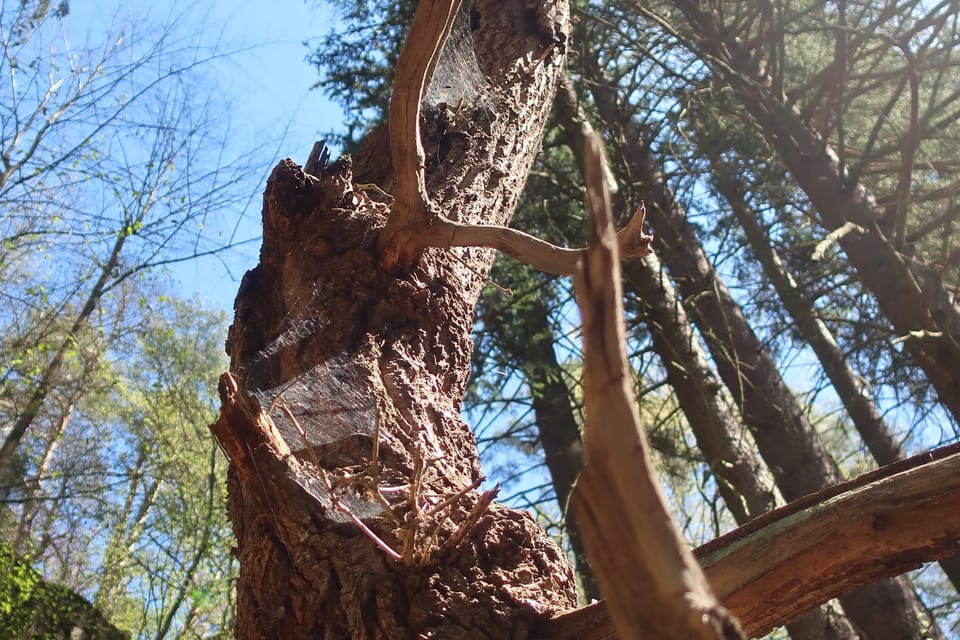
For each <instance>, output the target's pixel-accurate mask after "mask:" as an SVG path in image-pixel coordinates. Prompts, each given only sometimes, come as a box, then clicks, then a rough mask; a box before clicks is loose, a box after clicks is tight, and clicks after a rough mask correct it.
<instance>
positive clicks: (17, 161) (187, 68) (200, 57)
mask: <svg viewBox="0 0 960 640" xmlns="http://www.w3.org/2000/svg"><path fill="white" fill-rule="evenodd" d="M181 18H182V16H181ZM70 20H71V16H70V14H69V6H68V5H67V4H66V3H62V4H61V5H56V6H51V5H50V4H49V3H45V2H40V3H35V2H22V3H13V4H10V3H7V4H5V5H4V6H3V7H2V9H0V46H2V49H3V56H2V58H0V72H2V74H3V76H4V78H5V81H4V82H3V83H0V84H2V88H0V125H2V126H0V212H2V215H0V279H2V287H0V299H2V302H0V328H2V331H0V334H2V338H0V367H2V369H0V380H2V387H0V416H2V417H0V425H2V427H0V440H2V448H0V504H2V507H0V509H2V513H3V518H2V525H3V526H2V527H0V537H2V539H3V541H4V543H6V544H9V545H10V546H11V548H12V549H13V550H15V552H16V553H17V554H19V555H20V556H21V557H22V558H23V559H24V561H26V562H28V563H29V564H31V565H33V566H34V567H35V568H36V569H38V570H40V571H41V573H42V575H43V576H44V579H45V580H47V581H49V582H52V583H56V584H58V585H63V586H64V587H66V588H68V589H70V590H72V591H75V592H76V593H78V594H80V595H81V596H83V597H85V598H87V599H88V600H90V601H92V602H94V603H95V605H96V607H97V610H98V611H99V612H100V613H101V614H103V615H105V616H107V618H108V619H109V620H110V621H111V622H112V623H114V624H115V625H116V626H117V627H119V628H121V629H123V630H125V631H126V632H129V633H133V634H135V635H137V636H138V637H148V636H149V637H154V638H162V637H171V636H175V635H190V634H193V635H210V636H212V635H216V634H221V633H225V632H226V630H228V629H230V628H231V627H232V619H233V608H232V605H231V602H232V597H231V593H232V592H231V590H230V581H231V579H232V578H233V576H234V573H235V567H234V565H233V563H232V561H231V559H230V557H229V556H228V555H226V554H221V553H220V551H221V550H222V549H224V548H227V547H229V540H230V532H229V530H228V529H227V528H226V526H225V525H226V521H225V517H224V515H225V514H224V508H223V504H224V502H225V496H224V492H223V488H222V486H221V484H220V483H219V482H217V478H218V477H219V471H220V468H221V466H222V465H223V459H222V458H221V457H220V454H219V453H218V451H217V449H216V446H215V444H214V443H213V441H212V440H211V438H210V436H209V433H208V432H207V430H206V428H205V425H206V424H208V423H209V422H210V421H211V420H212V406H211V401H212V396H211V392H212V389H213V388H214V386H215V378H213V377H211V376H215V375H216V373H217V372H218V371H219V370H221V369H222V368H223V366H224V365H223V357H222V354H220V347H219V345H220V343H221V340H222V334H223V333H224V332H225V328H224V326H223V325H224V321H223V318H222V317H221V316H219V315H217V314H213V313H210V312H207V311H205V310H204V308H203V305H202V304H201V303H200V302H199V301H198V300H191V301H179V300H177V299H175V298H172V297H171V291H170V290H171V286H170V281H171V277H170V275H169V273H167V272H166V271H165V266H166V265H171V264H173V263H176V262H180V261H184V260H189V259H192V258H194V257H196V256H200V255H213V254H219V253H223V252H226V251H227V250H229V249H230V247H231V245H232V244H233V242H234V239H233V237H232V236H231V232H232V229H233V225H234V220H235V218H236V215H235V214H236V210H237V209H239V208H240V207H241V205H242V203H243V202H244V201H245V200H246V198H248V197H249V193H248V190H247V189H248V188H247V187H246V186H245V181H246V178H248V177H250V176H252V175H255V174H256V173H257V167H256V165H255V164H253V163H251V162H248V161H247V160H245V159H244V158H245V157H247V156H244V155H243V154H242V150H239V149H237V148H236V145H235V144H234V142H233V141H232V139H231V137H230V131H229V119H228V118H225V117H222V116H223V111H222V108H223V104H222V102H221V101H220V98H219V96H218V91H217V89H216V87H215V85H214V84H213V83H212V81H211V76H210V75H208V74H207V69H208V68H209V65H210V63H211V61H214V60H216V59H218V58H219V57H221V56H225V55H227V54H226V52H224V51H222V50H219V49H217V48H216V47H213V48H209V49H208V48H204V47H201V46H191V45H187V44H185V43H188V42H194V41H197V42H199V40H195V39H194V38H192V35H193V34H191V33H190V32H189V29H188V27H187V25H186V24H185V23H183V22H178V21H176V20H171V19H169V18H166V19H165V20H164V21H163V22H160V23H158V22H157V21H156V20H155V19H154V17H152V16H147V15H142V16H138V18H137V22H136V24H133V23H129V22H124V21H123V20H122V19H120V18H119V17H118V18H115V21H114V22H113V23H111V24H108V25H98V26H97V28H95V29H92V30H91V31H90V33H89V35H88V38H89V39H88V40H87V41H86V42H84V44H82V45H79V46H74V44H73V43H74V42H77V40H76V39H75V38H73V37H71V36H70V34H71V33H72V30H71V28H70V26H71V25H70V24H69V21H70ZM158 70H160V71H159V73H158ZM233 153H237V154H238V155H237V158H238V159H237V160H230V159H229V158H230V157H231V155H232V154H233ZM227 212H229V213H230V215H231V218H232V219H231V221H230V222H229V223H228V224H225V221H224V220H223V219H222V214H225V213H227ZM6 604H8V603H6V602H4V603H0V606H6ZM42 614H43V611H42V610H41V611H40V615H41V616H42ZM24 633H26V631H24Z"/></svg>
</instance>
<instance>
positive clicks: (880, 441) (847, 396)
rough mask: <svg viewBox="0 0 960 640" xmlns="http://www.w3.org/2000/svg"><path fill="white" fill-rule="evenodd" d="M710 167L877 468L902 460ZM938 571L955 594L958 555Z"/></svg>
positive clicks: (737, 200)
mask: <svg viewBox="0 0 960 640" xmlns="http://www.w3.org/2000/svg"><path fill="white" fill-rule="evenodd" d="M713 168H714V172H715V173H714V175H716V176H718V180H717V182H716V184H717V188H718V190H719V191H720V194H721V195H722V196H723V197H724V199H725V200H726V201H727V202H728V203H729V204H730V208H731V210H732V211H733V213H734V215H736V217H737V221H738V222H739V223H740V226H741V227H743V230H744V234H745V235H746V237H747V241H748V242H749V243H750V248H751V251H752V252H753V255H754V256H755V257H756V258H757V261H758V262H759V263H760V265H761V266H762V267H763V272H764V273H765V274H766V276H767V278H768V279H769V280H770V282H771V283H772V284H773V286H774V289H776V291H777V296H778V297H779V298H780V301H781V302H782V303H783V306H784V308H785V309H786V310H787V311H788V312H789V313H790V317H791V318H793V320H794V322H795V323H796V326H797V329H799V331H800V333H801V334H802V335H803V337H804V340H806V342H807V344H809V345H810V347H811V348H812V349H813V351H814V353H815V354H816V355H817V359H818V360H819V361H820V366H821V367H822V368H823V371H824V373H826V374H827V377H828V378H829V380H830V383H831V384H832V385H833V387H834V388H835V389H836V391H837V395H838V396H839V397H840V402H841V403H843V406H844V408H845V409H846V410H847V415H848V416H850V420H851V421H852V422H853V426H854V428H856V430H857V433H859V434H860V437H861V438H862V439H863V442H864V444H866V445H867V449H868V450H869V451H870V454H871V455H872V456H873V459H874V460H876V462H877V463H878V464H879V465H881V466H883V465H888V464H893V463H894V462H896V461H897V460H902V459H903V458H904V457H905V454H904V452H903V449H902V448H901V447H900V443H899V442H898V441H897V439H896V437H895V436H894V434H893V431H892V430H891V429H890V427H889V426H888V425H887V422H886V420H884V419H883V416H882V415H881V414H880V409H879V408H878V407H877V406H876V404H874V402H873V399H872V398H871V397H870V396H869V394H868V393H867V389H866V387H865V385H864V384H863V382H861V379H860V378H859V376H857V375H856V373H855V372H854V371H853V369H852V367H851V366H850V363H849V362H847V360H846V358H845V357H844V355H843V352H842V351H841V350H840V347H839V345H838V344H837V342H836V340H834V338H833V334H832V333H830V330H829V329H828V328H827V326H826V324H824V322H823V321H822V320H821V319H820V317H819V314H818V313H817V309H816V307H815V306H814V304H813V303H812V302H811V301H810V300H809V299H808V298H807V297H806V296H804V295H803V293H802V292H801V291H800V290H799V289H798V287H797V283H796V280H795V279H794V278H793V276H792V275H791V274H790V273H789V272H788V271H787V269H786V265H784V264H783V261H782V260H781V259H780V256H779V255H778V254H777V252H776V250H775V249H774V248H773V246H772V245H771V243H770V238H769V237H768V236H767V233H766V231H764V230H763V228H762V227H761V226H760V223H759V222H758V221H757V218H756V215H755V213H754V212H753V211H752V210H751V208H750V207H749V206H748V205H747V203H746V202H745V201H744V199H743V197H742V195H741V194H740V192H739V191H738V189H737V186H736V185H735V184H734V183H733V182H732V181H733V178H732V177H731V176H727V175H724V174H723V172H722V169H721V167H719V165H718V164H716V163H714V165H713ZM940 568H941V569H942V570H943V572H944V573H945V574H946V575H947V578H949V579H950V582H951V583H952V584H953V585H954V588H956V589H960V555H957V554H955V555H953V556H951V557H949V558H945V559H943V560H941V561H940Z"/></svg>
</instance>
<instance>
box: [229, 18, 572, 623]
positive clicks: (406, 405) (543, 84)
mask: <svg viewBox="0 0 960 640" xmlns="http://www.w3.org/2000/svg"><path fill="white" fill-rule="evenodd" d="M470 11H471V15H470V16H469V20H467V21H466V24H464V25H463V27H462V28H463V29H465V30H466V29H468V25H469V31H467V37H468V40H469V41H470V42H469V44H470V46H471V49H472V54H475V56H476V62H477V67H478V69H479V71H480V73H481V76H482V77H481V78H480V81H482V83H483V84H484V86H483V87H476V86H474V87H472V88H470V87H468V89H472V91H464V92H463V94H462V95H461V98H462V100H460V102H459V104H449V105H447V104H435V105H433V106H432V110H431V111H430V112H429V113H428V117H431V116H430V114H433V117H437V118H442V119H443V126H442V127H431V128H430V130H429V131H428V132H427V133H426V134H425V137H427V136H433V137H431V138H430V139H429V140H425V144H424V146H425V148H426V149H427V152H428V159H427V167H428V177H427V184H428V189H429V192H430V196H431V198H432V200H433V202H434V203H436V204H437V205H438V206H439V207H440V209H441V210H442V211H443V212H444V214H445V215H446V216H447V217H449V218H451V219H454V220H458V221H469V222H484V223H490V224H502V223H504V222H505V221H506V220H507V219H508V218H509V215H510V214H511V213H512V210H513V207H514V205H515V203H516V200H517V198H518V195H519V193H520V190H521V188H522V186H523V182H524V179H525V176H526V173H527V170H528V168H529V165H530V163H531V161H532V159H533V157H534V155H535V154H536V151H537V149H538V147H539V143H540V137H541V133H542V126H543V122H544V120H545V117H546V112H547V109H548V107H549V105H550V104H551V102H552V95H553V90H554V86H555V83H556V78H557V73H558V70H559V69H560V68H561V67H562V64H563V58H564V56H563V53H564V38H565V36H564V34H565V31H566V17H565V16H566V7H565V5H564V4H563V3H559V2H558V3H555V4H554V3H549V4H548V5H547V6H546V7H537V8H529V7H528V6H527V3H525V2H523V1H520V0H517V1H515V2H506V3H504V2H501V1H499V0H498V1H493V0H489V1H478V2H476V3H474V4H473V6H472V7H471V8H470ZM441 64H442V62H441ZM481 90H482V91H481ZM481 93H482V98H483V100H482V104H481V101H480V99H479V98H480V94H481ZM374 148H376V147H374ZM364 162H365V164H366V169H365V170H366V173H367V174H368V175H369V174H370V173H375V172H376V171H375V170H374V169H372V165H375V164H379V166H380V169H379V171H380V173H381V174H382V175H383V176H384V185H387V183H388V181H389V180H388V176H389V175H390V170H389V169H388V168H385V166H386V165H388V164H389V158H388V157H387V156H386V154H383V155H382V156H380V157H378V156H377V154H376V153H371V152H370V151H369V150H368V152H367V155H366V158H365V160H364ZM317 173H318V176H317V177H314V176H311V175H307V174H305V173H304V172H303V171H302V170H301V169H300V168H299V167H298V166H297V165H296V164H294V163H293V162H291V161H284V162H281V163H280V165H279V166H278V167H277V168H276V169H275V170H274V173H273V175H272V176H271V178H270V180H269V182H268V185H267V190H266V193H265V195H264V216H263V220H264V233H263V247H262V249H261V256H260V264H259V265H258V266H257V267H256V268H255V269H254V270H252V271H250V272H248V274H247V275H246V276H245V278H244V281H243V283H242V285H241V289H240V292H239V294H238V297H237V301H236V317H235V321H234V325H233V326H232V328H231V331H230V336H229V339H228V345H227V347H228V353H229V354H230V356H231V371H232V373H233V375H234V376H235V379H236V380H238V381H239V390H238V391H237V392H236V393H233V394H231V392H229V388H228V387H229V385H226V386H225V388H224V390H223V396H224V411H223V412H222V413H221V417H220V419H219V420H218V423H217V424H216V425H215V426H214V428H215V430H216V431H219V432H221V433H226V434H229V433H234V436H232V437H234V438H235V440H236V442H238V443H239V446H236V447H234V448H233V449H231V450H232V451H234V452H235V458H234V460H233V462H234V465H233V466H232V469H231V474H230V506H229V510H230V517H231V520H232V521H233V523H234V527H235V531H236V535H237V551H236V553H237V555H238V557H239V559H240V567H241V575H240V578H239V581H238V585H237V589H238V619H237V635H238V637H241V638H275V637H288V638H306V637H325V638H345V637H352V638H411V637H437V638H512V637H523V636H524V635H525V633H526V629H527V628H528V626H529V622H530V621H531V620H532V619H533V618H535V617H537V616H539V615H542V614H543V613H544V612H548V611H552V610H556V609H560V608H567V607H571V606H575V604H576V594H575V589H574V581H573V577H572V572H571V571H570V568H569V566H568V565H567V563H566V559H565V558H564V557H563V554H562V553H561V552H560V551H559V550H558V549H557V548H555V547H554V546H552V545H551V544H549V543H548V541H547V540H546V538H545V535H544V534H543V532H542V531H541V530H540V528H539V527H538V526H537V525H536V523H534V522H533V520H532V519H531V518H530V517H529V516H527V515H525V514H523V513H520V512H516V511H512V510H508V509H505V508H502V507H499V506H496V505H493V506H489V507H484V501H485V499H486V498H485V497H483V496H478V495H477V494H476V492H474V491H472V490H471V487H474V486H475V485H476V483H477V482H478V481H479V480H480V477H481V476H480V468H479V463H478V460H477V455H476V449H475V445H474V442H473V437H472V435H471V433H470V430H469V429H468V427H467V426H466V425H465V424H464V423H463V422H462V421H461V420H460V418H459V411H460V398H461V396H462V394H463V390H464V386H465V383H466V378H467V374H468V370H469V362H470V350H471V341H470V332H471V328H472V322H473V308H474V303H475V300H476V297H477V295H478V293H479V291H480V289H481V288H482V287H483V285H484V283H485V276H484V274H485V273H486V270H487V268H488V267H489V263H490V260H491V259H492V255H491V252H490V251H486V250H451V251H442V250H427V251H426V252H425V253H424V254H423V255H422V256H421V257H420V259H419V260H418V261H417V263H416V265H415V267H414V268H413V269H412V271H411V272H410V273H408V274H406V275H404V276H402V277H393V276H390V275H389V274H386V273H384V272H382V271H381V270H380V269H379V268H378V258H379V256H378V255H377V254H376V251H375V249H374V248H375V246H376V238H377V234H378V232H379V231H380V230H381V229H382V228H383V226H384V224H385V221H386V219H387V216H388V215H389V206H388V205H386V204H381V203H378V202H375V201H373V200H371V199H370V198H368V197H367V195H366V194H365V193H363V192H361V191H358V190H357V189H355V187H354V184H353V182H354V180H353V176H352V170H351V166H350V163H349V161H348V160H341V161H338V162H337V163H335V164H333V165H330V166H326V167H323V168H322V169H320V170H318V171H317ZM248 396H249V397H250V398H249V399H248ZM247 405H249V407H250V409H249V411H246V412H244V411H237V410H236V408H237V407H238V406H247ZM247 414H251V415H252V416H253V417H252V419H247V418H244V417H243V416H244V415H247ZM246 422H251V423H252V424H254V425H260V426H261V427H262V426H263V425H275V433H276V434H277V435H276V438H274V439H273V440H271V438H269V437H266V438H265V439H263V441H259V440H257V439H256V438H253V441H252V442H251V441H248V440H247V439H245V437H246V436H244V434H245V433H250V431H249V430H248V431H245V430H244V429H245V427H244V426H243V425H244V423H246ZM247 426H249V425H247ZM264 428H265V429H266V431H264V433H269V432H272V431H273V427H270V428H266V427H264ZM232 430H235V432H234V431H232ZM260 430H261V431H263V429H260ZM301 430H302V433H301ZM254 431H256V429H254ZM230 437H231V436H229V435H228V436H225V437H222V438H221V441H222V442H223V441H224V439H225V438H226V439H229V438H230ZM271 442H274V444H270V443H271ZM284 447H286V448H287V449H289V450H290V451H291V452H292V453H290V454H289V455H288V454H287V453H285V451H284ZM321 469H322V471H321ZM331 490H332V491H331ZM351 518H356V519H357V520H359V521H362V522H363V524H364V525H366V526H367V527H369V528H370V532H369V533H364V532H362V531H361V529H360V528H359V526H358V524H357V522H356V521H352V520H351ZM375 536H376V537H379V538H380V539H381V540H382V542H383V543H385V544H386V545H388V546H390V547H392V548H393V549H394V550H396V551H397V552H398V553H399V554H400V555H401V556H402V558H401V559H400V560H398V561H395V560H393V559H391V558H390V556H389V554H388V553H387V552H386V551H384V549H382V548H380V547H378V546H377V545H376V544H375V543H374V537H375Z"/></svg>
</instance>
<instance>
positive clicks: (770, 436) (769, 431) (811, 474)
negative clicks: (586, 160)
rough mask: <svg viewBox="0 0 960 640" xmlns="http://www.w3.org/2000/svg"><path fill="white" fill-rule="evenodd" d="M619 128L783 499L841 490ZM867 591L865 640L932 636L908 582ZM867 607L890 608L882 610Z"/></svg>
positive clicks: (645, 153) (608, 110)
mask: <svg viewBox="0 0 960 640" xmlns="http://www.w3.org/2000/svg"><path fill="white" fill-rule="evenodd" d="M587 65H588V67H590V71H589V73H591V75H592V78H593V79H594V80H596V83H595V84H594V85H593V94H594V98H595V100H596V102H597V108H598V111H599V113H600V116H601V117H602V118H604V119H605V120H607V121H609V122H620V120H621V119H620V118H619V116H618V113H619V109H618V108H617V95H616V92H615V91H614V90H613V89H612V88H611V87H610V86H609V84H608V83H607V82H606V81H605V80H604V77H603V74H602V73H601V72H600V70H599V68H597V66H596V61H595V60H589V61H588V62H587ZM621 126H623V128H624V136H623V138H622V139H623V140H624V141H625V142H624V144H623V146H622V148H621V149H620V152H621V154H622V157H623V158H624V160H625V162H626V163H627V164H628V165H629V167H630V173H631V175H632V177H633V179H634V180H635V181H639V182H641V183H642V184H643V186H644V187H645V188H646V189H647V192H648V193H649V199H648V200H647V205H648V208H649V211H650V216H649V219H650V222H651V226H652V228H653V230H654V231H655V233H656V236H657V239H658V242H657V246H658V250H659V251H658V252H659V255H660V256H661V258H662V259H663V261H664V263H665V264H666V265H667V267H668V269H669V270H670V273H671V275H672V277H673V278H674V280H676V281H677V283H678V287H679V291H680V293H681V296H682V297H683V300H684V302H685V303H686V304H687V306H688V308H689V309H690V312H691V315H692V316H693V318H694V321H695V323H696V324H697V326H698V327H699V328H700V333H701V335H703V337H704V340H705V341H706V342H707V346H708V348H709V349H710V352H711V354H712V355H713V360H714V362H715V364H716V366H717V371H718V373H719V374H720V377H721V379H722V380H723V382H724V384H725V385H726V386H727V388H728V389H729V390H730V392H731V394H732V395H733V399H734V401H735V402H736V403H737V405H738V406H739V407H740V412H741V415H742V417H743V420H744V422H745V423H746V425H747V426H748V428H749V429H750V431H751V433H752V434H753V437H754V439H755V441H756V442H757V447H758V449H759V450H760V454H761V456H762V457H763V459H764V460H765V461H766V463H767V465H769V467H770V470H771V471H772V472H773V474H774V477H775V478H776V481H777V486H778V487H779V488H780V491H781V493H782V494H783V496H784V498H786V499H787V500H788V501H792V500H796V499H798V498H800V497H802V496H804V495H807V494H809V493H813V492H815V491H818V490H820V489H824V488H826V487H828V486H830V485H832V484H836V483H837V482H839V481H840V480H841V475H840V470H839V468H838V467H837V464H836V462H835V461H834V459H833V457H832V456H831V455H830V453H829V452H828V451H827V449H826V447H825V446H824V444H823V442H822V440H821V439H820V437H819V435H818V434H817V433H816V431H814V429H813V427H812V426H811V425H810V423H809V421H808V420H807V419H806V417H805V415H804V413H803V410H802V409H801V408H800V406H799V404H798V403H797V401H796V399H795V398H794V396H793V394H792V392H791V391H790V389H789V388H788V387H787V386H786V384H785V383H784V381H783V378H782V377H781V376H780V373H779V371H778V369H777V366H776V363H775V362H774V361H773V358H772V357H771V356H770V354H769V352H768V351H767V350H766V348H765V347H764V346H763V343H762V342H761V341H760V339H759V338H758V337H757V336H756V334H755V333H754V332H753V330H752V329H751V328H750V325H749V323H748V322H747V320H746V317H745V316H744V314H743V310H742V309H741V308H740V306H739V305H738V304H737V303H736V301H735V300H734V299H733V297H732V296H731V295H730V292H729V290H728V289H727V287H726V285H725V284H724V282H723V281H722V279H721V278H720V277H719V275H718V274H717V273H716V271H715V270H714V269H713V267H712V266H711V265H710V261H709V259H708V257H707V255H706V253H705V252H704V251H703V249H702V247H701V246H700V242H699V240H698V239H697V237H696V236H695V234H694V232H693V228H692V226H691V225H689V224H687V221H686V212H685V210H684V209H683V207H682V206H681V205H680V204H679V203H678V202H677V201H676V200H675V199H674V197H673V193H672V191H671V190H670V188H669V187H668V186H667V185H666V182H665V180H664V177H663V175H662V173H661V172H660V171H659V170H658V169H657V167H656V164H655V162H654V159H653V157H652V156H651V153H650V150H649V147H648V146H647V145H646V143H645V141H644V140H645V137H644V136H643V135H642V132H641V131H640V130H639V128H638V127H637V126H636V125H635V123H633V122H627V123H621ZM865 591H868V592H869V594H870V595H868V596H865V597H859V598H856V599H854V598H850V599H848V598H845V597H844V598H841V599H840V600H841V602H843V605H844V609H845V610H846V612H847V614H848V615H849V616H850V618H851V619H852V620H853V621H854V623H855V624H856V626H857V627H858V628H859V629H860V630H861V631H862V633H863V634H864V635H865V636H866V637H867V638H870V639H871V640H880V639H883V638H891V640H894V639H897V638H906V637H919V635H918V634H920V633H921V632H926V633H929V630H928V626H927V622H926V620H927V615H926V613H925V611H924V608H923V606H922V603H920V602H919V599H918V598H917V597H916V595H915V594H914V592H913V589H912V588H911V586H910V584H909V581H908V580H907V579H906V578H903V577H900V578H894V579H890V580H886V581H883V582H879V583H877V584H875V585H871V586H870V587H866V588H865ZM869 602H873V603H874V605H876V604H877V603H888V604H889V606H884V607H882V608H879V609H878V608H876V607H875V606H869ZM899 604H903V605H904V606H903V607H900V606H898V605H899ZM934 629H935V627H934ZM938 633H939V632H938Z"/></svg>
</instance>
